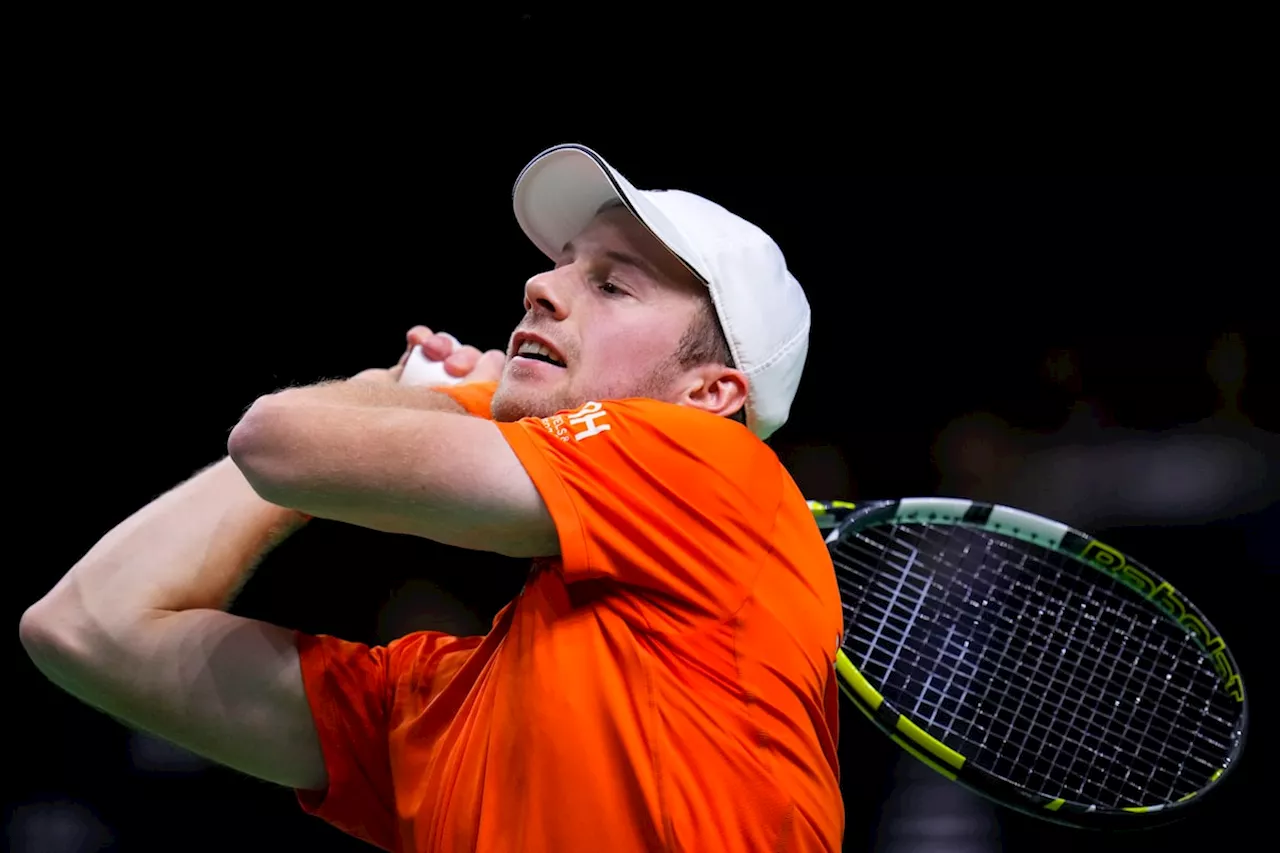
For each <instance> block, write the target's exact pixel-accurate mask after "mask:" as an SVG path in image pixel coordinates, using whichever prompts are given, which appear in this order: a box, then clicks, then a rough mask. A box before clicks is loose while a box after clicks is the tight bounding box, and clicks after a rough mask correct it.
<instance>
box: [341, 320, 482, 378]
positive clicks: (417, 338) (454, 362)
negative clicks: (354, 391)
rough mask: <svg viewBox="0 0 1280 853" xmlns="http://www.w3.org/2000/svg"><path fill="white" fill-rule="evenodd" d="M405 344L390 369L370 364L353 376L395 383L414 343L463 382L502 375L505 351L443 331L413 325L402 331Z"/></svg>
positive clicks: (425, 354)
mask: <svg viewBox="0 0 1280 853" xmlns="http://www.w3.org/2000/svg"><path fill="white" fill-rule="evenodd" d="M405 341H406V343H407V346H406V347H405V350H404V354H403V355H401V356H400V361H398V362H397V363H396V365H395V367H392V368H391V369H390V370H382V369H380V368H374V369H371V370H365V371H362V372H360V373H358V374H356V375H355V377H353V378H355V379H361V380H370V381H374V382H383V383H387V384H395V383H398V382H399V381H400V377H401V375H402V374H403V373H404V366H405V364H406V363H407V362H408V361H409V354H410V353H412V352H413V349H414V347H419V346H420V347H422V354H423V355H424V356H426V357H427V358H428V359H430V360H431V361H438V362H441V363H443V365H444V369H445V372H446V373H448V374H449V375H450V376H456V377H458V378H459V379H461V380H463V381H466V382H489V381H497V380H498V379H500V378H502V368H503V366H504V365H505V364H506V361H507V355H506V353H504V352H503V351H502V350H498V349H491V350H489V351H488V352H481V351H480V350H479V349H477V348H475V347H473V346H467V345H460V344H455V343H454V341H453V340H452V339H451V338H449V337H448V336H447V335H444V334H437V333H435V332H432V331H431V330H430V329H428V328H427V327H426V326H414V327H413V328H412V329H410V330H409V331H408V333H407V334H406V335H405Z"/></svg>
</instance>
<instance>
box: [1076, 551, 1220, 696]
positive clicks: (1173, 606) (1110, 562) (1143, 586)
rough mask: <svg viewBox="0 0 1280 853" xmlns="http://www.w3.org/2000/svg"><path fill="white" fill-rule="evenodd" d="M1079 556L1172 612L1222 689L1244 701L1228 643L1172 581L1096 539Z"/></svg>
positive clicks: (1164, 609)
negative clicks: (1152, 573) (1158, 577)
mask: <svg viewBox="0 0 1280 853" xmlns="http://www.w3.org/2000/svg"><path fill="white" fill-rule="evenodd" d="M1080 556H1081V557H1083V558H1084V559H1086V560H1088V561H1089V562H1090V563H1092V564H1093V565H1095V566H1097V567H1098V568H1099V569H1101V570H1102V571H1104V572H1106V573H1107V574H1109V575H1111V576H1112V577H1114V578H1116V579H1117V580H1119V581H1121V582H1122V583H1124V584H1126V585H1127V586H1129V587H1131V588H1132V589H1134V590H1136V591H1137V592H1139V593H1140V594H1141V595H1142V597H1143V598H1145V599H1147V600H1148V601H1150V602H1152V603H1154V604H1155V605H1156V606H1157V607H1159V608H1160V609H1161V610H1163V611H1164V612H1165V613H1167V614H1169V617H1170V618H1171V619H1172V620H1173V621H1174V622H1177V623H1178V624H1179V625H1181V626H1182V627H1183V628H1185V629H1186V630H1187V631H1188V632H1189V633H1190V634H1191V636H1192V637H1194V638H1195V641H1196V643H1197V645H1199V646H1200V648H1201V649H1203V650H1204V652H1205V654H1207V655H1209V657H1210V658H1211V659H1212V660H1213V668H1214V669H1216V670H1217V671H1218V676H1219V677H1220V678H1221V679H1222V682H1223V684H1222V689H1223V690H1224V691H1226V693H1227V695H1228V696H1230V697H1231V698H1233V699H1235V700H1236V701H1237V702H1243V701H1244V688H1243V686H1242V685H1241V683H1240V675H1239V674H1238V673H1236V672H1235V670H1234V669H1232V667H1231V658H1230V657H1229V656H1228V655H1227V645H1226V643H1224V642H1223V641H1222V637H1221V636H1214V635H1213V634H1212V632H1210V630H1209V626H1208V625H1206V624H1205V623H1204V620H1203V619H1201V618H1200V616H1199V615H1198V614H1196V612H1195V611H1194V608H1192V606H1191V605H1190V604H1188V603H1187V601H1186V599H1184V598H1183V597H1182V596H1181V595H1179V594H1178V591H1177V590H1175V589H1174V588H1173V587H1171V586H1169V584H1167V583H1165V582H1163V581H1160V582H1159V583H1157V582H1156V580H1155V579H1153V578H1152V577H1151V576H1150V575H1148V574H1147V573H1146V572H1145V571H1143V570H1142V569H1141V568H1140V567H1138V566H1135V565H1134V564H1132V563H1130V562H1129V560H1128V559H1127V558H1126V557H1125V556H1124V554H1121V553H1120V552H1119V551H1117V550H1116V549H1114V548H1112V547H1110V546H1109V545H1103V544H1102V543H1101V542H1098V541H1097V540H1093V541H1090V542H1089V544H1088V545H1086V546H1085V547H1084V550H1083V551H1082V552H1080Z"/></svg>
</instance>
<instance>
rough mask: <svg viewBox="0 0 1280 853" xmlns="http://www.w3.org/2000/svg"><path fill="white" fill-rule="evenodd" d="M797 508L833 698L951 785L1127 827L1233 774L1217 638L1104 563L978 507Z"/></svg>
mask: <svg viewBox="0 0 1280 853" xmlns="http://www.w3.org/2000/svg"><path fill="white" fill-rule="evenodd" d="M809 505H810V508H811V509H812V510H813V514H814V517H815V519H817V521H818V525H819V527H820V528H822V529H824V530H826V531H829V532H828V533H827V536H826V541H827V546H828V548H829V549H830V552H831V557H832V560H833V562H834V563H835V568H836V574H837V576H838V579H839V584H840V596H841V600H842V602H843V605H844V637H843V640H842V643H841V649H840V651H839V652H838V653H837V656H836V670H837V672H838V674H839V680H840V686H841V688H842V689H843V691H844V693H845V694H846V695H847V696H848V698H849V699H851V700H852V701H853V704H854V705H855V706H857V708H858V709H859V710H861V711H862V712H863V713H864V714H865V715H866V716H867V718H868V719H869V720H871V722H872V723H874V724H875V725H876V726H877V727H878V728H879V729H880V730H881V731H882V732H884V733H885V734H886V735H888V736H889V737H890V738H892V739H893V740H894V741H895V742H896V743H897V744H898V745H899V746H901V747H902V748H903V749H905V750H906V751H907V752H909V753H910V754H911V755H913V756H915V757H916V758H918V759H919V760H920V761H923V762H924V763H925V764H927V765H929V766H930V767H932V768H933V769H934V770H936V771H938V772H939V773H941V774H942V775H943V776H945V777H947V778H948V779H951V780H953V781H955V782H959V783H961V784H963V785H964V786H966V787H967V788H969V789H971V790H973V791H975V792H976V793H978V794H981V795H982V796H985V797H987V798H989V799H991V800H993V801H995V802H997V803H999V804H1001V805H1003V806H1006V807H1008V808H1013V809H1016V810H1018V811H1020V812H1023V813H1025V814H1029V815H1032V816H1034V817H1038V818H1042V819H1044V820H1049V821H1052V822H1054V823H1059V824H1065V825H1068V826H1075V827H1088V828H1139V827H1146V826H1151V825H1154V824H1157V823H1167V822H1169V821H1171V820H1174V819H1176V818H1178V817H1180V816H1182V815H1183V814H1185V812H1186V810H1187V808H1188V807H1190V806H1192V805H1194V804H1196V803H1198V802H1200V798H1201V797H1202V796H1203V795H1204V794H1205V793H1206V792H1207V791H1209V790H1211V789H1213V788H1214V787H1216V786H1218V785H1220V784H1221V783H1222V779H1223V777H1224V776H1225V775H1226V773H1227V771H1229V770H1230V769H1231V768H1232V766H1233V765H1234V764H1236V762H1237V761H1238V760H1239V757H1240V752H1241V749H1242V747H1243V744H1244V735H1245V728H1246V719H1247V703H1246V702H1245V693H1244V685H1243V683H1242V682H1241V679H1240V672H1239V668H1238V667H1237V666H1236V662H1235V659H1234V658H1233V657H1232V656H1231V653H1230V652H1229V651H1228V650H1227V646H1226V644H1225V643H1224V642H1223V640H1222V637H1221V635H1220V634H1219V633H1218V632H1217V630H1215V629H1214V627H1213V626H1212V625H1211V624H1210V623H1209V620H1208V619H1207V618H1205V616H1204V614H1202V613H1201V612H1200V611H1199V610H1198V609H1196V607H1195V606H1194V605H1192V603H1191V602H1190V601H1188V600H1187V599H1186V597H1185V596H1183V595H1182V594H1180V593H1178V592H1177V591H1176V590H1174V589H1173V587H1171V586H1170V585H1169V584H1168V583H1166V582H1165V581H1164V580H1163V579H1162V578H1160V577H1159V576H1157V575H1156V574H1155V573H1153V572H1152V571H1151V570H1149V569H1147V568H1146V567H1144V566H1142V565H1141V564H1139V563H1137V562H1135V561H1134V560H1132V559H1130V558H1129V557H1128V556H1126V555H1125V554H1122V553H1121V552H1119V551H1117V550H1116V549H1115V548H1112V547H1110V546H1108V545H1104V544H1103V543H1101V542H1098V541H1097V540H1095V539H1093V538H1092V537H1090V536H1088V535H1086V534H1084V533H1081V532H1079V531H1077V530H1073V529H1071V528H1070V527H1068V526H1067V525H1065V524H1062V523H1060V522H1057V521H1051V520H1049V519H1047V518H1042V517H1040V516H1038V515H1032V514H1031V513H1028V512H1024V511H1022V510H1017V509H1012V508H1010V507H1005V506H1000V505H993V504H989V503H978V502H976V501H968V500H958V499H951V498H903V499H901V500H892V501H870V502H866V503H862V502H859V503H857V504H854V503H848V502H843V501H830V502H823V501H811V502H810V504H809Z"/></svg>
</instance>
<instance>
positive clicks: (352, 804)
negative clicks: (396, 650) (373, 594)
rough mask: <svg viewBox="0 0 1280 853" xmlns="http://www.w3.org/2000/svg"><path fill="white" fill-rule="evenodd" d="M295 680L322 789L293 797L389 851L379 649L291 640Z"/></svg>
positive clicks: (389, 797) (390, 812)
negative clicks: (298, 665)
mask: <svg viewBox="0 0 1280 853" xmlns="http://www.w3.org/2000/svg"><path fill="white" fill-rule="evenodd" d="M296 640H297V646H298V655H299V658H300V659H301V662H302V681H303V686H304V688H305V690H306V693H307V701H308V703H309V704H310V706H311V716H312V718H313V719H314V720H315V725H316V731H317V732H318V733H319V736H320V748H321V751H322V752H323V753H324V764H325V770H326V771H327V772H328V775H329V786H328V788H327V789H326V790H324V791H303V790H299V791H297V796H298V802H299V804H300V805H301V806H302V809H303V811H305V812H307V813H308V814H312V815H315V816H316V817H319V818H322V819H323V820H325V821H327V822H328V823H331V824H333V825H334V826H336V827H337V828H338V829H341V830H342V831H343V832H346V833H348V834H350V835H354V836H355V837H357V838H360V839H361V840H363V841H367V842H369V843H370V844H373V845H375V846H377V847H381V848H382V849H384V850H395V849H396V843H397V841H396V838H397V829H396V820H395V806H394V803H395V793H394V790H393V787H392V780H391V759H390V754H389V751H388V737H387V735H388V723H387V709H388V707H389V697H388V677H387V666H388V658H389V652H388V650H387V649H386V648H383V647H372V648H371V647H369V646H365V645H361V644H360V643H351V642H347V641H345V640H339V639H335V638H334V637H328V636H311V635H307V634H303V633H298V634H297V635H296Z"/></svg>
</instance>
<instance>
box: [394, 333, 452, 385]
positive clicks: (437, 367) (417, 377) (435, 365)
mask: <svg viewBox="0 0 1280 853" xmlns="http://www.w3.org/2000/svg"><path fill="white" fill-rule="evenodd" d="M437 334H439V335H443V336H444V337H446V338H448V339H449V340H451V341H453V345H454V346H458V339H457V338H455V337H454V336H453V335H451V334H449V333H448V332H437ZM461 381H462V378H461V377H459V376H453V375H451V374H448V373H446V372H445V370H444V362H443V361H432V360H431V359H429V358H427V357H426V356H425V355H423V354H422V347H414V348H413V352H411V353H409V360H408V361H406V362H405V364H404V372H403V373H401V374H400V383H401V384H402V385H437V386H438V385H457V384H458V383H459V382H461Z"/></svg>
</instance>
